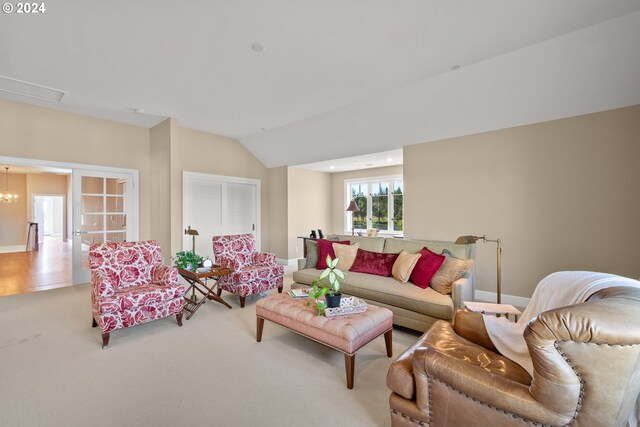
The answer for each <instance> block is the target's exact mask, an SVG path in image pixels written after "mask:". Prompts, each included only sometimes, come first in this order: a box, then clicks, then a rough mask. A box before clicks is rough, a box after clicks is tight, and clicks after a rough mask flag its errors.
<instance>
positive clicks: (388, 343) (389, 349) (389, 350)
mask: <svg viewBox="0 0 640 427" xmlns="http://www.w3.org/2000/svg"><path fill="white" fill-rule="evenodd" d="M392 332H393V329H391V330H389V331H388V332H385V333H384V345H385V346H386V347H387V357H391V356H393V342H392V341H391V333H392Z"/></svg>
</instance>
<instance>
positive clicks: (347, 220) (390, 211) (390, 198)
mask: <svg viewBox="0 0 640 427" xmlns="http://www.w3.org/2000/svg"><path fill="white" fill-rule="evenodd" d="M397 181H402V187H403V188H402V203H403V205H404V194H405V189H404V177H403V175H402V174H396V175H384V176H371V177H364V178H356V179H345V180H344V194H345V200H344V202H345V204H344V206H349V203H350V202H351V186H352V185H357V184H367V228H366V229H361V228H356V229H355V230H354V231H355V232H358V231H360V232H366V231H367V230H368V229H370V228H373V221H372V213H373V203H372V196H371V194H372V185H373V184H375V183H379V182H387V184H388V185H389V192H388V194H387V229H386V230H383V229H380V231H379V233H380V234H388V235H390V234H394V235H399V234H404V222H405V221H404V215H403V217H402V224H403V229H402V230H394V229H393V223H394V219H393V217H394V193H393V189H394V183H395V182H397ZM345 209H346V208H345ZM403 213H404V209H403ZM351 215H352V214H351V212H346V211H345V212H344V220H343V223H344V233H345V234H350V233H351Z"/></svg>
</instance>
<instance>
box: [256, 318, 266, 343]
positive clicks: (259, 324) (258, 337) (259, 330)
mask: <svg viewBox="0 0 640 427" xmlns="http://www.w3.org/2000/svg"><path fill="white" fill-rule="evenodd" d="M256 320H257V324H256V341H258V342H260V341H262V329H264V319H263V318H262V317H256Z"/></svg>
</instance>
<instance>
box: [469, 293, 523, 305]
mask: <svg viewBox="0 0 640 427" xmlns="http://www.w3.org/2000/svg"><path fill="white" fill-rule="evenodd" d="M496 297H497V295H496V293H495V292H487V291H475V292H474V295H473V300H474V301H487V302H496ZM530 300H531V298H525V297H518V296H515V295H505V294H502V303H503V304H511V305H514V306H516V307H526V306H527V305H528V304H529V301H530Z"/></svg>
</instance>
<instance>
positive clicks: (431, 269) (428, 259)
mask: <svg viewBox="0 0 640 427" xmlns="http://www.w3.org/2000/svg"><path fill="white" fill-rule="evenodd" d="M445 258H446V257H445V256H443V255H438V254H434V253H433V252H431V251H430V250H429V249H427V248H426V247H424V248H422V250H421V251H420V259H419V260H418V262H417V263H416V266H415V267H414V268H413V271H412V272H411V281H412V282H413V283H414V284H415V285H416V286H418V287H420V288H422V289H427V286H429V282H431V278H432V277H433V275H434V274H436V271H438V269H439V268H440V266H441V265H442V263H443V262H444V259H445Z"/></svg>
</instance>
